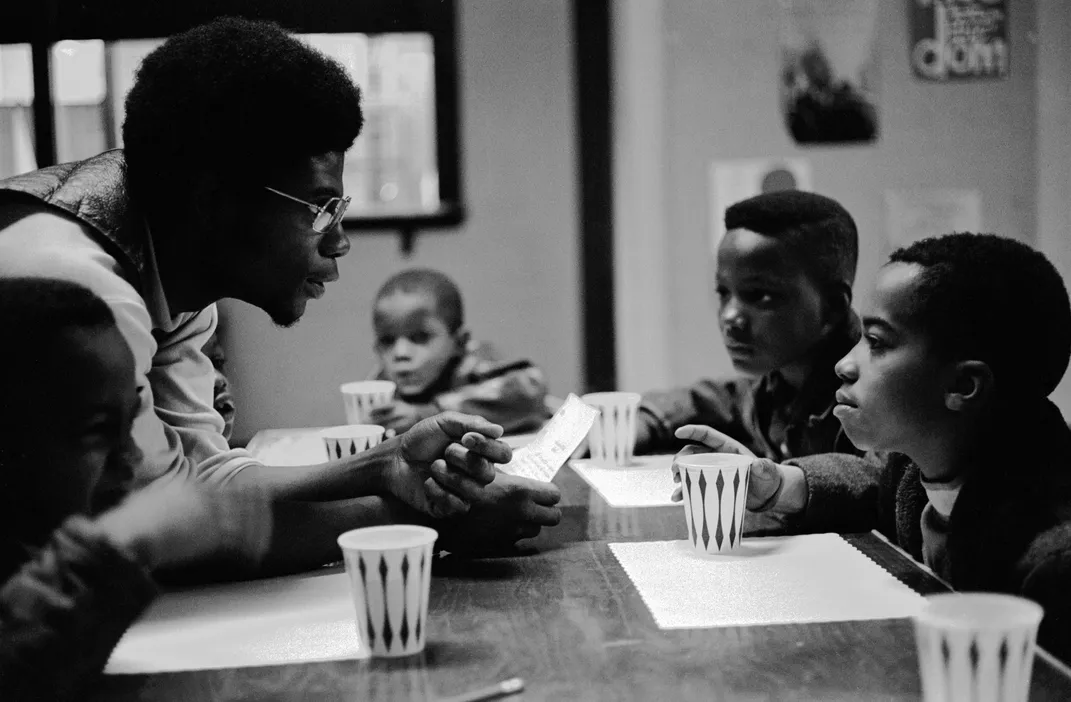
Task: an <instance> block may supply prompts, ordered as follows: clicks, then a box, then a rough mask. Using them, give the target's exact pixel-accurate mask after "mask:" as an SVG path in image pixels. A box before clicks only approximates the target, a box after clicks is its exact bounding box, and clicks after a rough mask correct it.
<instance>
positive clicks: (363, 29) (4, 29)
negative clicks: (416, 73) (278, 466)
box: [0, 0, 465, 248]
mask: <svg viewBox="0 0 1071 702" xmlns="http://www.w3.org/2000/svg"><path fill="white" fill-rule="evenodd" d="M0 5H2V6H0V44H23V43H28V44H30V47H31V54H32V60H33V73H34V75H33V85H34V102H33V122H34V135H35V139H34V142H35V143H34V150H35V154H36V156H37V164H38V167H39V168H44V167H46V166H51V165H54V164H55V163H56V123H55V112H54V101H53V98H52V88H51V85H52V66H51V50H52V46H53V44H55V43H57V42H59V41H62V40H64V39H74V40H86V39H99V40H103V41H106V42H108V41H121V40H127V39H154V38H162V37H167V36H170V35H171V34H175V33H177V32H182V31H185V30H186V29H189V28H190V27H194V26H196V25H198V24H203V23H205V22H208V21H211V20H212V19H214V18H216V17H221V16H226V15H233V16H242V17H248V18H250V19H263V20H273V21H275V22H278V23H279V24H281V25H282V26H284V27H286V28H287V29H289V30H290V31H293V32H296V33H301V34H313V33H319V34H348V33H355V32H357V33H362V34H386V33H400V32H423V33H426V34H429V35H430V36H431V39H432V47H433V48H432V52H433V57H434V64H435V65H434V77H435V135H436V168H437V170H438V177H439V201H440V203H441V205H440V207H439V209H438V210H436V211H434V212H428V213H413V214H411V215H380V216H375V215H373V216H368V215H361V214H360V213H356V212H355V213H353V214H352V215H351V214H349V213H347V216H346V217H345V218H344V219H343V229H344V230H347V231H361V230H384V229H387V230H391V229H393V230H397V231H399V232H401V234H402V242H403V248H409V247H411V245H412V236H413V233H414V231H415V230H417V229H425V228H428V227H455V226H457V225H459V224H461V223H462V222H463V221H464V219H465V205H464V198H463V192H462V164H461V134H460V128H459V119H460V115H459V99H458V77H459V76H458V58H457V14H456V10H455V5H454V0H359V1H356V0H316V2H307V3H294V2H293V1H292V0H259V1H258V0H206V2H204V3H199V2H174V3H149V2H144V0H83V1H82V2H79V3H68V2H64V1H63V0H41V1H40V2H36V3H0Z"/></svg>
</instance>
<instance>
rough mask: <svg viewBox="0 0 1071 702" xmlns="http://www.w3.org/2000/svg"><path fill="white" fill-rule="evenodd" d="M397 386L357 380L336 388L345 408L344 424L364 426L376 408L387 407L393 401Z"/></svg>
mask: <svg viewBox="0 0 1071 702" xmlns="http://www.w3.org/2000/svg"><path fill="white" fill-rule="evenodd" d="M397 387H398V386H397V385H396V384H395V383H394V382H393V381H390V380H358V381H355V382H352V383H343V384H342V385H339V386H338V389H339V392H341V393H342V404H343V406H344V407H345V408H346V422H348V423H349V424H365V423H367V422H368V420H369V419H370V418H371V412H372V410H373V409H375V408H376V407H382V406H383V405H389V404H390V403H391V402H392V401H393V400H394V391H395V390H396V389H397Z"/></svg>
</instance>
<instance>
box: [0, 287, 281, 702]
mask: <svg viewBox="0 0 1071 702" xmlns="http://www.w3.org/2000/svg"><path fill="white" fill-rule="evenodd" d="M0 328H4V329H10V330H13V331H17V332H18V334H19V340H18V343H11V344H4V345H2V346H0V395H2V397H3V398H4V400H3V402H2V403H0V698H2V699H5V700H8V699H10V700H22V699H45V698H47V699H78V698H80V696H81V695H80V691H82V688H83V687H84V685H85V684H86V683H88V682H89V681H90V680H91V679H92V678H93V677H95V676H96V675H97V674H99V673H100V671H101V670H102V669H103V667H104V665H105V663H106V662H107V660H108V657H109V655H110V654H111V651H112V649H113V648H114V647H115V644H116V643H117V642H118V641H119V638H120V637H121V636H122V634H123V632H124V631H125V629H126V628H127V627H128V626H129V625H130V624H131V623H133V621H134V620H135V619H136V618H137V617H138V616H139V615H140V614H141V613H142V612H143V611H144V609H145V608H146V607H147V606H148V604H149V602H150V601H151V600H152V599H153V597H154V596H155V594H156V590H157V588H156V585H155V583H154V580H153V576H152V571H155V570H157V569H165V570H166V569H174V568H177V567H183V566H190V565H202V566H203V565H208V564H211V565H212V566H213V567H214V568H217V569H220V568H229V569H230V570H233V569H234V568H235V566H239V567H241V566H244V565H247V566H253V565H254V564H255V563H256V562H257V561H259V560H260V558H261V557H262V556H263V555H264V553H265V551H266V550H267V547H268V541H269V540H270V538H271V533H272V513H271V510H270V508H269V506H268V503H267V502H266V501H264V500H262V499H260V498H257V497H254V496H252V495H249V494H239V493H235V492H231V491H227V492H223V491H212V492H209V491H207V490H206V489H205V488H203V487H198V486H195V485H193V484H190V483H184V482H182V481H172V483H171V484H169V485H167V486H154V487H151V488H148V489H145V490H142V491H140V492H137V493H134V494H133V495H130V496H129V498H128V497H127V491H128V490H129V488H130V483H131V481H132V479H133V477H134V469H135V465H136V463H137V461H138V460H140V458H141V456H140V453H139V452H138V450H137V448H136V447H135V445H134V441H133V439H132V437H131V425H132V423H133V419H134V417H135V415H136V414H137V411H138V405H139V402H138V393H137V384H136V380H135V378H136V376H135V369H134V358H133V355H132V354H131V352H130V349H129V347H128V346H127V344H126V342H125V341H124V340H123V337H122V335H121V333H120V332H119V329H118V328H117V327H116V324H115V318H114V316H113V315H112V313H111V311H110V309H109V308H108V306H107V304H105V303H104V302H103V301H102V300H101V299H100V298H98V297H96V296H95V295H94V294H93V293H91V292H90V291H89V290H87V289H85V288H82V287H80V286H78V285H76V284H74V283H69V282H63V281H57V280H48V279H41V278H36V279H26V278H7V279H0Z"/></svg>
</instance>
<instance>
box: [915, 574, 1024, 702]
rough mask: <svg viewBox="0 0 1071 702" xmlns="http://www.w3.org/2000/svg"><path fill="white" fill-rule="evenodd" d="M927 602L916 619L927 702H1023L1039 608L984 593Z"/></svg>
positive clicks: (946, 596) (1018, 599) (1017, 599)
mask: <svg viewBox="0 0 1071 702" xmlns="http://www.w3.org/2000/svg"><path fill="white" fill-rule="evenodd" d="M926 601H927V602H926V606H925V607H924V608H923V609H922V611H921V612H920V613H919V614H918V615H916V617H915V640H916V643H917V644H918V655H919V672H920V674H921V677H922V697H923V699H924V700H925V702H1026V700H1027V698H1028V697H1029V694H1030V676H1031V673H1032V671H1033V667H1034V649H1035V639H1036V637H1037V632H1038V625H1039V624H1040V623H1041V617H1042V614H1043V612H1042V609H1041V607H1040V606H1039V605H1037V604H1036V603H1034V602H1031V601H1030V600H1026V599H1023V598H1021V597H1015V596H1012V595H999V594H993V593H983V592H970V593H946V594H941V595H932V596H930V597H927V598H926Z"/></svg>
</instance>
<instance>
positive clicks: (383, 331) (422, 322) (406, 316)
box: [372, 291, 463, 397]
mask: <svg viewBox="0 0 1071 702" xmlns="http://www.w3.org/2000/svg"><path fill="white" fill-rule="evenodd" d="M372 324H373V327H374V328H375V333H376V353H377V354H379V360H380V363H382V364H383V368H384V370H385V371H386V373H387V376H388V377H389V378H390V379H391V380H393V381H394V382H395V383H397V384H398V393H399V394H400V395H402V396H403V397H407V396H413V395H419V394H421V393H423V392H424V391H425V390H427V389H428V387H430V386H431V385H432V384H433V383H434V382H435V381H436V380H438V379H439V377H440V376H441V375H442V374H443V372H444V371H445V369H446V367H447V365H448V364H449V363H450V361H451V360H452V359H454V358H457V357H458V356H459V355H460V354H461V353H462V351H463V348H462V346H463V344H462V343H461V338H460V336H461V335H460V334H458V333H451V332H450V330H449V329H448V328H447V326H446V323H445V322H443V320H442V318H441V317H440V316H439V313H438V310H437V309H436V304H435V300H434V299H433V298H432V297H431V295H429V294H428V293H425V292H404V291H396V292H393V293H390V294H389V295H387V296H386V297H383V298H380V299H379V300H377V301H376V306H375V310H374V312H373V315H372Z"/></svg>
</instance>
